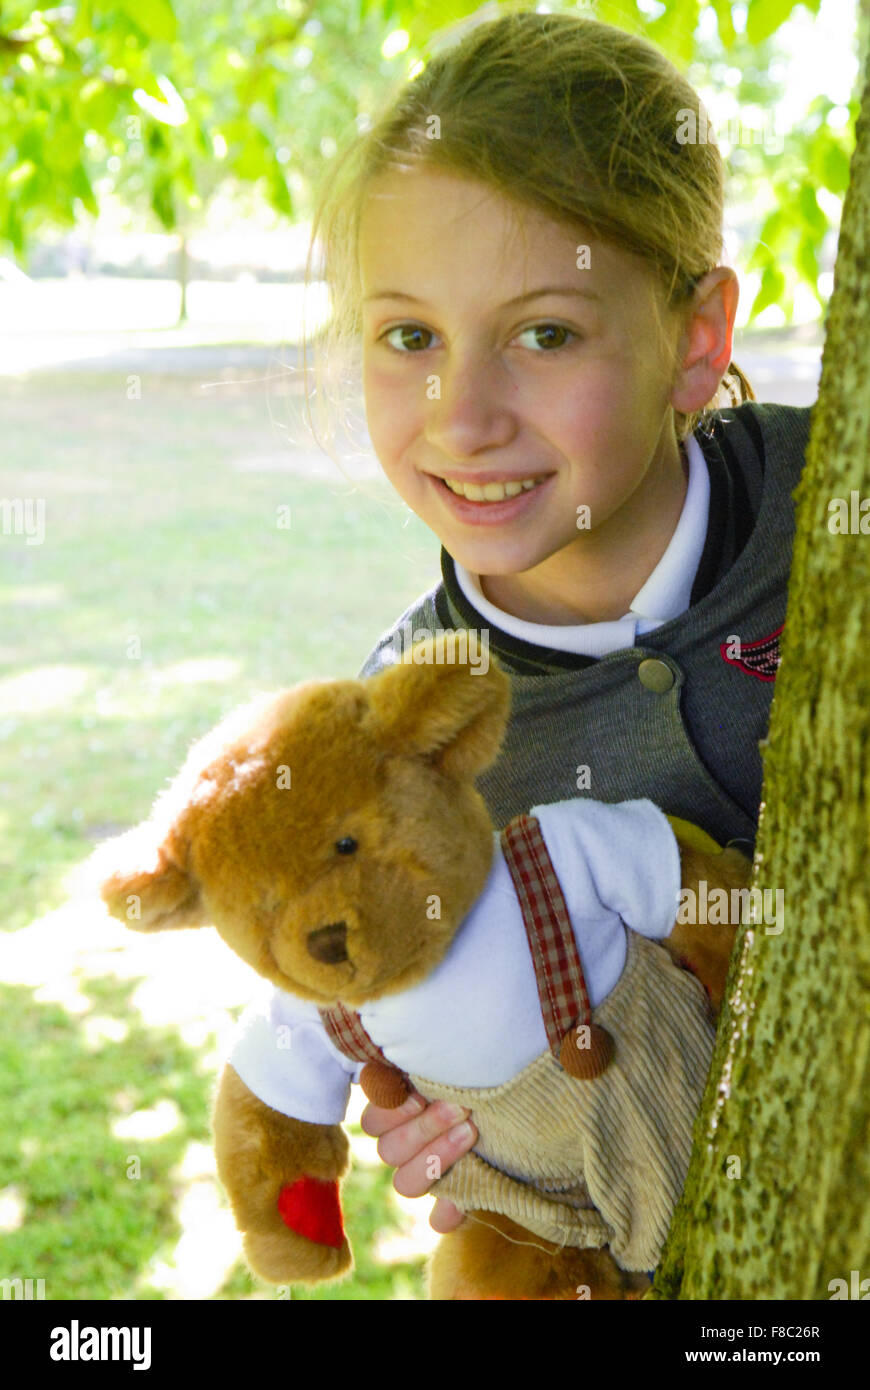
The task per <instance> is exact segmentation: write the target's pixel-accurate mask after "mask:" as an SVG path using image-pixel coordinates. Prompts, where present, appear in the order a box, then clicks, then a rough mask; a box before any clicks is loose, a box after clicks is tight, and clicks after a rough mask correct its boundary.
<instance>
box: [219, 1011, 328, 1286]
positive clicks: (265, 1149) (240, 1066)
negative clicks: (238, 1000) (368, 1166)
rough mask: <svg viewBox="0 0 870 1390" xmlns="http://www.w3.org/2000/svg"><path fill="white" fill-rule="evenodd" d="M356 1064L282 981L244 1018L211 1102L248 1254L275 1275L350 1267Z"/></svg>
mask: <svg viewBox="0 0 870 1390" xmlns="http://www.w3.org/2000/svg"><path fill="white" fill-rule="evenodd" d="M353 1068H354V1064H353V1063H352V1062H350V1061H349V1060H347V1059H344V1058H342V1057H341V1056H340V1054H338V1053H337V1052H336V1050H335V1049H334V1048H333V1046H332V1044H331V1043H330V1042H329V1040H328V1039H327V1037H326V1034H325V1031H324V1030H323V1027H322V1024H321V1023H320V1019H319V1017H318V1016H317V1012H316V1010H315V1009H314V1008H313V1006H309V1005H306V1004H305V1003H304V1001H300V1000H295V999H292V998H291V997H290V996H288V995H283V994H281V992H280V991H277V990H276V991H274V993H273V995H272V997H271V1000H270V1001H269V1004H268V1005H267V1006H266V1007H265V1008H263V1007H262V1006H258V1007H255V1008H253V1009H250V1010H249V1011H248V1013H247V1014H246V1015H245V1017H244V1018H243V1020H242V1024H241V1027H240V1033H239V1036H238V1038H237V1040H236V1043H235V1046H234V1048H233V1049H232V1052H231V1054H230V1060H229V1062H228V1064H227V1066H226V1067H225V1068H224V1072H223V1076H222V1078H221V1083H220V1087H219V1090H218V1094H217V1099H216V1103H215V1111H214V1117H213V1128H214V1136H215V1155H216V1159H217V1167H218V1175H219V1177H220V1179H221V1182H222V1183H223V1186H224V1188H225V1189H226V1192H227V1195H228V1197H229V1199H230V1203H231V1205H232V1209H233V1214H234V1216H235V1218H236V1224H237V1226H238V1228H239V1230H241V1231H243V1232H244V1236H245V1240H244V1248H245V1254H246V1256H247V1259H248V1263H249V1264H250V1266H251V1268H252V1269H253V1270H254V1272H255V1273H256V1274H259V1275H260V1276H261V1277H262V1278H264V1279H268V1280H270V1281H271V1282H273V1283H284V1282H286V1283H291V1284H292V1283H316V1282H319V1281H321V1280H323V1279H333V1278H336V1277H338V1276H340V1275H341V1274H344V1273H346V1271H347V1270H348V1269H349V1268H350V1267H351V1263H352V1261H351V1255H350V1247H349V1245H348V1242H347V1240H346V1238H345V1235H344V1229H343V1226H342V1219H341V1206H340V1199H339V1180H340V1179H341V1177H342V1176H343V1174H344V1173H345V1171H346V1169H347V1164H348V1143H347V1138H346V1136H345V1134H344V1131H343V1130H342V1129H341V1126H340V1121H341V1120H342V1119H343V1118H344V1114H345V1111H346V1108H347V1098H348V1094H349V1090H350V1081H351V1074H352V1071H353Z"/></svg>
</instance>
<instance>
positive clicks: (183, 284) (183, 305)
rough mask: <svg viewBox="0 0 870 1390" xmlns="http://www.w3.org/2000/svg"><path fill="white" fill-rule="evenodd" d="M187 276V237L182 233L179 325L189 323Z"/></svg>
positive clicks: (180, 245) (180, 240) (179, 261)
mask: <svg viewBox="0 0 870 1390" xmlns="http://www.w3.org/2000/svg"><path fill="white" fill-rule="evenodd" d="M187 274H188V265H187V237H186V236H185V234H184V232H180V233H179V240H178V283H179V286H180V288H181V298H180V302H179V310H178V322H179V325H180V324H182V323H185V322H186V321H187Z"/></svg>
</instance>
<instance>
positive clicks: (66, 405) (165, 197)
mask: <svg viewBox="0 0 870 1390" xmlns="http://www.w3.org/2000/svg"><path fill="white" fill-rule="evenodd" d="M504 8H506V7H504V6H499V5H498V4H489V5H486V6H484V7H483V8H479V7H475V6H473V5H466V4H463V3H461V2H459V0H435V2H433V0H421V2H420V3H409V2H408V0H382V2H381V3H375V0H357V3H351V0H326V3H314V2H313V0H308V3H305V2H304V0H270V3H267V0H254V3H250V4H246V5H244V6H231V5H229V4H228V3H227V0H197V3H196V4H194V3H193V0H124V2H123V3H121V4H115V5H112V6H102V5H99V4H95V3H77V4H64V5H59V6H56V7H53V8H48V9H43V10H34V9H32V7H31V5H30V4H28V3H23V4H17V3H16V4H8V3H6V4H4V5H3V6H2V10H0V325H2V327H0V508H2V511H0V521H2V531H0V604H2V627H0V885H2V886H0V928H2V930H0V981H2V984H0V1007H2V1013H3V1020H4V1027H3V1029H2V1034H0V1279H4V1278H16V1277H17V1278H21V1279H26V1278H30V1279H33V1280H34V1281H36V1280H40V1279H41V1280H43V1281H44V1285H43V1286H42V1287H43V1290H44V1296H45V1297H46V1298H49V1299H78V1298H81V1299H160V1298H183V1299H198V1298H221V1299H264V1298H275V1297H283V1298H289V1297H292V1298H293V1299H300V1298H301V1299H310V1298H317V1299H346V1298H353V1299H363V1298H365V1299H416V1298H420V1297H421V1296H422V1292H423V1281H422V1270H423V1260H424V1257H425V1254H426V1251H427V1249H429V1248H430V1247H431V1243H432V1240H433V1237H432V1234H431V1232H430V1230H429V1227H428V1210H429V1205H430V1204H429V1201H428V1200H427V1199H423V1200H420V1201H406V1200H403V1199H401V1198H398V1197H397V1196H396V1194H395V1193H394V1192H393V1190H392V1187H391V1182H390V1178H391V1175H390V1172H389V1170H387V1169H386V1168H385V1167H384V1166H383V1165H382V1164H381V1163H380V1162H379V1160H378V1158H377V1155H376V1152H375V1146H374V1143H373V1142H372V1141H370V1140H367V1139H366V1138H365V1136H364V1135H362V1133H361V1131H360V1129H359V1126H358V1123H357V1119H358V1115H359V1109H360V1108H361V1107H360V1105H359V1103H357V1102H355V1107H354V1110H353V1111H352V1113H351V1116H350V1129H351V1134H352V1141H353V1144H354V1150H355V1159H356V1162H355V1168H354V1173H353V1176H352V1178H351V1179H350V1181H349V1183H348V1188H347V1198H346V1205H347V1213H348V1226H349V1230H350V1234H351V1237H352V1240H353V1242H354V1245H355V1248H356V1252H357V1258H358V1268H357V1271H356V1272H355V1275H354V1277H353V1279H351V1280H350V1281H348V1282H346V1283H344V1284H341V1285H338V1286H335V1287H333V1288H327V1289H325V1290H324V1289H322V1290H319V1291H317V1292H315V1293H310V1292H306V1291H305V1290H302V1289H299V1288H294V1289H293V1290H279V1291H278V1292H277V1294H276V1291H275V1290H274V1289H272V1288H270V1287H269V1286H266V1285H264V1284H262V1283H260V1282H259V1281H256V1280H254V1279H252V1277H251V1276H250V1275H249V1274H248V1273H247V1271H246V1269H245V1267H244V1265H243V1264H242V1263H241V1261H240V1259H239V1238H238V1235H237V1233H236V1232H235V1230H234V1227H233V1223H232V1219H231V1217H230V1215H229V1211H228V1208H227V1205H226V1203H225V1200H224V1198H223V1194H222V1192H221V1190H220V1188H219V1186H218V1184H217V1182H216V1179H215V1177H214V1164H213V1159H212V1154H211V1147H210V1135H209V1107H210V1104H211V1096H212V1093H213V1088H214V1084H215V1079H216V1076H217V1072H218V1068H219V1065H220V1057H221V1053H222V1049H224V1048H225V1047H226V1046H227V1042H228V1038H229V1036H230V1033H231V1030H232V1026H233V1024H234V1021H235V1020H236V1018H237V1017H238V1015H239V1012H240V1010H241V1008H242V1006H243V1005H244V1003H245V1002H246V1000H247V999H248V998H249V997H250V995H251V992H252V990H253V988H254V986H255V984H256V980H255V977H254V976H253V975H252V973H251V972H249V971H247V969H246V967H245V966H243V965H242V964H241V963H240V962H238V961H236V960H235V958H234V957H232V956H231V955H230V953H229V951H228V950H227V949H226V948H224V947H223V946H222V945H221V943H220V942H218V941H216V940H215V939H213V938H214V933H212V932H189V933H178V934H174V933H172V934H170V939H168V940H164V939H162V938H160V937H155V938H153V939H148V938H138V937H136V936H135V935H133V934H131V933H128V932H125V930H124V929H123V928H122V927H120V926H119V925H118V924H114V923H110V922H109V921H108V920H106V919H105V917H104V916H103V915H102V914H101V913H100V912H99V911H97V910H96V909H95V908H94V906H93V905H90V907H88V906H87V905H84V906H83V905H82V904H81V903H80V902H76V901H74V900H73V898H72V896H71V893H70V889H69V880H68V877H67V876H68V874H69V873H70V871H71V870H74V869H75V867H76V866H77V865H79V864H80V863H81V862H82V861H83V860H84V859H85V858H86V857H87V855H88V853H89V852H90V850H91V848H92V847H93V845H94V844H95V843H97V842H98V841H100V840H102V839H104V838H106V837H107V836H109V835H111V834H114V833H115V832H116V831H120V830H121V829H123V828H125V827H126V826H128V825H130V824H133V823H135V822H136V821H138V820H140V819H142V818H143V817H144V816H146V815H147V813H148V811H149V809H150V805H151V802H152V800H153V797H154V795H155V793H156V792H157V791H158V790H159V788H160V787H161V786H162V785H163V784H164V781H165V779H166V778H167V777H169V776H171V775H172V774H173V773H174V772H175V770H176V769H177V767H178V766H179V765H180V763H181V762H182V761H183V758H184V755H185V752H186V749H187V747H188V744H189V742H190V741H191V740H192V739H193V738H195V737H196V736H198V735H199V734H200V733H202V732H204V731H205V730H206V729H208V728H209V727H210V726H211V725H212V724H213V723H214V722H216V720H217V719H219V718H220V716H221V715H222V714H223V713H224V712H226V711H227V710H228V709H229V708H231V707H232V706H233V705H235V704H236V703H238V702H239V701H240V700H242V699H244V698H246V697H247V696H248V695H249V694H250V693H252V691H254V690H257V689H268V688H272V687H275V686H278V685H285V684H291V683H293V682H295V681H297V680H299V679H302V678H303V677H306V676H309V675H327V674H328V675H336V676H347V675H354V674H356V672H357V671H358V669H359V667H360V665H361V664H362V661H363V659H364V658H365V656H366V655H367V653H368V652H369V651H370V649H371V647H372V646H373V645H374V643H375V641H376V639H377V637H378V636H379V635H380V633H381V632H382V631H383V630H384V629H385V628H386V627H387V626H389V625H390V624H391V623H392V622H393V621H394V620H395V618H396V617H397V616H398V615H399V613H400V612H401V611H402V610H403V609H404V608H405V607H406V606H407V605H408V604H409V603H410V602H411V601H412V600H413V599H414V598H415V597H416V596H417V595H418V594H419V593H420V592H421V591H422V590H424V589H425V588H428V587H429V586H431V585H432V584H433V583H434V582H435V581H436V580H437V578H438V577H439V567H438V544H437V541H436V540H435V538H434V537H433V536H432V534H431V533H430V532H429V531H427V530H426V528H425V527H423V526H422V524H421V523H419V522H418V521H417V520H416V518H414V517H413V516H412V515H411V514H410V513H409V512H408V511H407V509H406V508H405V507H404V505H403V504H402V503H401V502H400V501H399V499H398V498H396V497H395V495H394V494H393V495H391V493H390V491H389V489H388V488H387V485H386V484H385V483H384V482H383V481H382V479H381V478H380V476H379V471H378V467H377V463H376V460H374V458H373V457H372V455H371V452H370V450H367V448H366V441H365V436H364V430H363V431H362V432H361V434H360V437H359V439H358V441H357V447H355V448H354V450H353V451H352V452H351V453H350V454H349V455H348V456H347V458H346V460H345V464H344V467H343V469H342V468H340V467H339V466H338V463H337V462H336V461H334V460H333V459H331V458H329V457H327V455H326V454H324V453H323V452H322V451H321V450H319V449H318V447H317V445H316V443H315V441H314V440H313V439H312V438H311V437H310V435H309V434H308V432H307V429H306V422H305V410H304V392H303V388H302V381H301V376H302V374H301V371H300V354H299V343H300V338H301V326H302V316H303V313H304V314H305V316H306V322H307V325H308V328H309V331H310V330H311V328H312V326H316V324H317V323H320V322H323V321H324V320H325V316H326V315H327V313H328V302H327V298H326V296H325V294H324V292H323V287H322V286H320V285H317V284H312V285H309V286H308V287H307V289H306V286H305V282H304V270H305V259H306V254H307V250H308V238H309V223H310V217H311V213H312V208H313V206H314V198H315V196H316V190H317V186H318V181H319V180H320V179H321V178H322V177H323V171H324V168H325V167H326V165H327V162H328V160H329V158H330V156H331V155H332V154H333V153H335V151H336V150H337V149H338V148H339V147H340V146H341V145H342V144H343V142H344V141H345V140H346V139H347V137H348V135H349V134H351V133H352V132H353V130H354V129H361V128H364V126H365V124H366V122H367V121H368V120H369V119H370V118H371V115H372V113H373V112H375V111H376V110H377V108H378V106H379V104H380V102H381V100H382V99H383V96H384V94H385V92H387V91H389V90H390V89H391V88H393V87H394V86H396V85H398V84H399V83H401V81H403V80H404V79H406V78H407V77H408V75H409V74H411V73H412V72H413V70H414V67H415V65H417V64H419V63H420V62H422V61H424V60H425V57H426V55H427V53H428V52H429V51H431V48H433V47H437V45H438V44H439V43H440V42H446V41H450V38H451V36H452V33H453V32H454V31H453V29H452V26H453V25H454V24H455V23H456V22H457V21H463V20H467V21H468V22H479V21H480V20H481V19H485V18H489V17H492V16H495V15H496V14H498V13H500V12H501V11H502V10H503V9H504ZM514 8H516V7H514ZM520 8H524V7H520ZM525 8H527V7H525ZM538 8H539V9H548V10H551V11H556V10H558V11H570V10H572V9H576V10H578V11H580V12H582V13H588V14H592V15H594V16H596V17H598V18H600V19H603V20H606V21H608V22H611V23H615V24H619V25H621V26H622V27H624V28H628V29H632V30H635V31H637V32H641V33H644V34H646V35H647V36H648V37H649V38H651V39H652V40H653V41H654V42H656V43H657V44H658V45H659V46H660V47H661V48H662V49H663V50H664V51H665V52H666V53H667V54H668V56H669V57H671V58H672V59H673V60H674V61H675V62H676V63H677V65H678V66H680V67H681V68H682V70H683V71H684V72H686V74H687V76H688V77H689V79H690V81H691V82H692V83H693V85H694V86H695V87H696V89H697V90H698V92H699V93H700V95H701V98H702V100H703V101H704V103H705V105H706V107H707V110H708V112H709V114H710V117H711V121H712V124H713V128H714V130H715V133H716V138H717V140H718V142H719V145H720V147H721V149H722V152H723V155H725V157H726V162H727V168H728V175H729V192H728V213H727V224H726V238H727V249H728V257H727V259H728V260H729V262H730V263H731V264H732V265H734V267H735V269H736V270H737V272H738V274H739V277H740V282H741V300H740V310H739V314H738V334H737V338H736V341H735V350H734V356H735V359H736V360H737V362H738V363H739V364H740V366H741V367H742V368H743V370H744V372H746V374H747V375H748V376H749V379H750V381H751V382H752V383H753V386H754V388H755V392H756V395H757V396H758V398H759V399H761V400H771V401H780V402H785V403H790V404H809V403H811V402H812V401H813V400H814V399H815V397H816V393H817V388H818V378H819V371H820V364H821V355H822V347H823V341H824V314H825V307H826V304H827V301H828V298H829V296H830V292H831V288H832V284H833V272H834V263H835V258H836V246H837V235H838V228H839V219H840V213H841V208H842V201H843V197H844V194H845V191H846V188H847V184H848V173H849V158H850V155H851V152H852V148H853V145H854V126H855V119H856V116H857V111H858V104H857V92H856V86H857V77H858V53H859V44H860V43H861V42H862V41H864V39H865V36H864V35H863V34H859V33H858V30H857V27H856V26H857V20H856V11H855V4H854V3H853V0H810V3H807V4H798V5H795V4H793V3H791V0H751V3H749V4H748V5H747V4H736V5H729V4H727V3H724V0H715V3H713V4H710V5H703V6H702V5H701V4H700V3H698V0H675V2H674V3H668V4H664V3H658V0H637V3H634V2H633V0H632V2H631V3H629V2H628V0H626V3H620V4H604V3H601V4H590V5H584V6H575V7H572V6H568V5H547V6H539V7H538ZM359 416H360V418H362V416H361V403H359ZM40 500H41V501H42V503H43V510H42V512H41V513H40V512H39V509H38V507H37V505H36V504H37V502H38V501H40ZM28 507H29V508H30V510H28ZM40 517H41V522H40Z"/></svg>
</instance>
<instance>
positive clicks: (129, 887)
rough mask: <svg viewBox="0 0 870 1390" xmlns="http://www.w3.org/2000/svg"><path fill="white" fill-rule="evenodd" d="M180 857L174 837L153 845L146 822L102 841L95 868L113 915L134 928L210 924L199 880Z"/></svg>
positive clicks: (149, 929) (156, 928) (94, 872)
mask: <svg viewBox="0 0 870 1390" xmlns="http://www.w3.org/2000/svg"><path fill="white" fill-rule="evenodd" d="M149 832H150V834H149ZM179 860H180V856H179V854H178V847H177V845H176V843H175V842H174V841H173V842H170V840H168V839H167V840H165V841H164V842H163V843H162V844H160V845H157V846H155V843H154V827H153V826H152V825H150V824H149V823H148V822H146V823H145V824H144V825H140V826H136V827H134V829H133V830H130V831H128V832H127V833H126V834H124V835H121V836H120V837H119V838H118V839H116V840H109V841H107V842H106V843H105V844H102V845H100V846H99V847H98V849H97V850H96V851H95V853H94V856H93V860H92V865H91V872H92V874H93V876H94V877H95V878H96V879H97V880H98V882H99V895H100V897H101V898H102V899H103V902H104V903H105V904H106V907H107V908H108V909H109V912H110V913H111V915H112V916H113V917H117V918H118V920H119V921H121V922H123V923H124V925H125V926H127V927H132V928H133V930H134V931H163V930H165V929H166V928H168V927H202V926H207V925H209V923H210V918H209V917H208V915H207V913H206V910H205V907H204V905H203V902H202V898H201V895H200V889H199V884H198V883H197V882H196V880H195V879H194V878H192V877H191V876H190V875H189V874H188V872H187V870H186V869H185V868H184V867H182V864H181V863H180V862H179ZM110 870H111V871H110ZM103 875H106V876H105V877H104V876H103Z"/></svg>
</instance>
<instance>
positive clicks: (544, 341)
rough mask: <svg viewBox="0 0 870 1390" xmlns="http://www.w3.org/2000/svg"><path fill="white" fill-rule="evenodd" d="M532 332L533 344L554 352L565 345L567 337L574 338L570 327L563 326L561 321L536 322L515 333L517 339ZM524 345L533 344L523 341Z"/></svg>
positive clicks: (529, 345) (574, 334) (574, 335)
mask: <svg viewBox="0 0 870 1390" xmlns="http://www.w3.org/2000/svg"><path fill="white" fill-rule="evenodd" d="M529 334H534V344H535V345H536V346H537V347H539V348H543V349H544V351H545V352H546V351H550V352H556V351H557V350H558V349H559V348H561V347H565V345H566V343H567V341H568V339H569V338H576V337H577V334H576V333H573V332H572V331H571V329H570V328H565V327H563V325H562V324H561V323H536V324H535V325H534V326H533V327H532V328H524V329H523V331H522V333H520V334H518V335H517V341H519V339H521V338H525V337H527V336H528V335H529ZM524 346H525V347H531V346H533V345H532V344H531V343H525V344H524Z"/></svg>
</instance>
